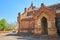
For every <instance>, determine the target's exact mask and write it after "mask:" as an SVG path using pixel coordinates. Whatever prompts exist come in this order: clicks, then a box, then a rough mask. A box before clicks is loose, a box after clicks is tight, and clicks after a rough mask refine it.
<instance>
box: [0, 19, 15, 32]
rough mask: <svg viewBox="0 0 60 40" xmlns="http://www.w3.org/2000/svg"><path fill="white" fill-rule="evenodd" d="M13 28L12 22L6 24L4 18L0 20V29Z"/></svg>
mask: <svg viewBox="0 0 60 40" xmlns="http://www.w3.org/2000/svg"><path fill="white" fill-rule="evenodd" d="M13 29H15V26H14V24H8V23H7V21H6V20H5V19H1V20H0V31H4V30H13Z"/></svg>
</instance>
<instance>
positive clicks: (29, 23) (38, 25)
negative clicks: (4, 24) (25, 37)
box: [17, 3, 60, 36]
mask: <svg viewBox="0 0 60 40" xmlns="http://www.w3.org/2000/svg"><path fill="white" fill-rule="evenodd" d="M17 21H18V26H19V28H18V35H19V34H21V33H30V34H31V33H33V34H43V35H52V36H53V35H57V34H59V33H60V32H59V30H60V29H59V27H60V3H58V4H54V5H51V6H45V5H44V4H43V3H42V4H41V7H40V8H36V7H35V6H33V3H31V5H30V7H29V8H25V9H24V13H23V14H21V13H20V12H19V13H18V17H17Z"/></svg>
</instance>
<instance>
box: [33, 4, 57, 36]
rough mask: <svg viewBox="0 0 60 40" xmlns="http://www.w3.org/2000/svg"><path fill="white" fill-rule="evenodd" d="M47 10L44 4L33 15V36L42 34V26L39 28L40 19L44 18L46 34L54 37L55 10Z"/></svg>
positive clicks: (55, 32)
mask: <svg viewBox="0 0 60 40" xmlns="http://www.w3.org/2000/svg"><path fill="white" fill-rule="evenodd" d="M51 10H52V9H50V8H47V7H46V6H45V5H44V4H42V5H41V7H40V9H39V10H38V11H37V12H36V13H35V16H34V15H33V18H34V19H35V29H34V33H35V34H42V31H43V29H42V26H41V19H42V18H43V17H45V18H46V19H47V27H46V28H47V32H48V35H56V34H57V31H56V27H55V9H53V11H51Z"/></svg>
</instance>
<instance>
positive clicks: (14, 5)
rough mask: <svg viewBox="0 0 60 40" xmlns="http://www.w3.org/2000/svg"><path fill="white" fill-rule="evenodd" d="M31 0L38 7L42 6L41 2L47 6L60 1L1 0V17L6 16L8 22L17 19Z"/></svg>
mask: <svg viewBox="0 0 60 40" xmlns="http://www.w3.org/2000/svg"><path fill="white" fill-rule="evenodd" d="M31 1H32V2H33V5H34V6H36V7H40V5H41V3H44V4H45V5H47V6H48V5H53V4H57V3H60V0H0V19H2V18H5V19H6V20H7V22H8V23H13V22H15V21H17V15H18V12H21V13H23V12H24V8H25V7H27V8H28V7H29V6H30V4H31Z"/></svg>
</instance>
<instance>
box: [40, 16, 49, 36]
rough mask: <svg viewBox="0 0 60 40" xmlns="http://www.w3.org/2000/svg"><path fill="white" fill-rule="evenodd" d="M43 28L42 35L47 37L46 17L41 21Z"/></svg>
mask: <svg viewBox="0 0 60 40" xmlns="http://www.w3.org/2000/svg"><path fill="white" fill-rule="evenodd" d="M41 27H42V34H44V35H47V34H48V29H47V19H46V18H45V17H43V18H42V19H41Z"/></svg>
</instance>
